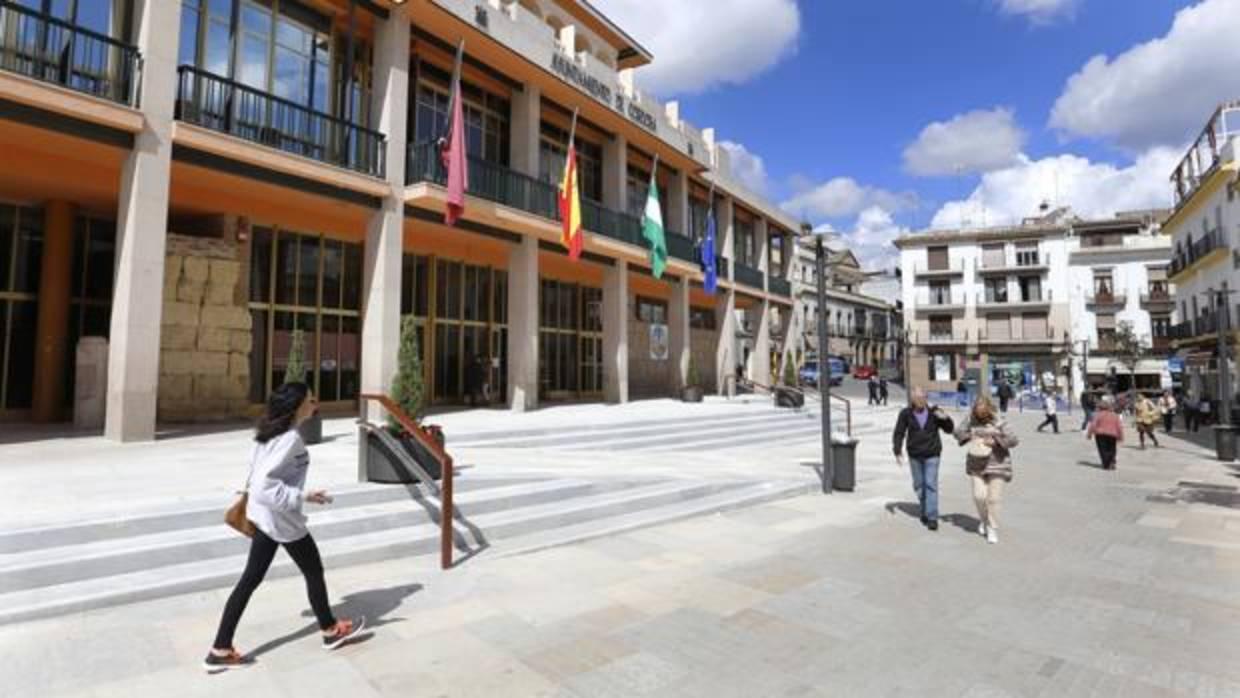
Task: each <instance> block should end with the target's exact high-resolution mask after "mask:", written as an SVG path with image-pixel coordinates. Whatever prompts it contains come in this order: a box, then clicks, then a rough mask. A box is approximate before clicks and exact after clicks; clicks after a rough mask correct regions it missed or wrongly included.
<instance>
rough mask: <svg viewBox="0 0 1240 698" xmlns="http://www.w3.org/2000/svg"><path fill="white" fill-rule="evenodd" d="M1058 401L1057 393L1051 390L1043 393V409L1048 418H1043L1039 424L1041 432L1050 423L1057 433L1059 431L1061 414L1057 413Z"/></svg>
mask: <svg viewBox="0 0 1240 698" xmlns="http://www.w3.org/2000/svg"><path fill="white" fill-rule="evenodd" d="M1057 402H1058V401H1057V400H1056V399H1055V394H1054V393H1052V392H1050V391H1049V390H1048V391H1047V392H1045V393H1043V394H1042V411H1043V413H1044V414H1045V415H1046V419H1044V420H1042V423H1041V424H1039V425H1038V431H1039V432H1040V431H1042V430H1043V429H1045V428H1046V427H1047V425H1050V426H1051V427H1052V428H1053V429H1054V430H1055V433H1056V434H1058V433H1059V415H1058V414H1056V409H1057V408H1058V405H1057Z"/></svg>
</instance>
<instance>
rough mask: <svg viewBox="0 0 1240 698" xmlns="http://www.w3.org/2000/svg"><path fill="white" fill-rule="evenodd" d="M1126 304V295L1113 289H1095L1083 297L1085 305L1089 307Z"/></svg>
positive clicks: (1118, 306)
mask: <svg viewBox="0 0 1240 698" xmlns="http://www.w3.org/2000/svg"><path fill="white" fill-rule="evenodd" d="M1127 304H1128V296H1127V295H1126V294H1123V293H1115V292H1113V291H1095V292H1094V293H1091V294H1089V295H1088V296H1086V297H1085V307H1087V308H1091V309H1107V308H1123V307H1124V306H1125V305H1127Z"/></svg>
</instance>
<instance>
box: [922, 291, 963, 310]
mask: <svg viewBox="0 0 1240 698" xmlns="http://www.w3.org/2000/svg"><path fill="white" fill-rule="evenodd" d="M964 310H965V303H964V296H962V295H956V296H953V295H951V294H950V293H933V292H932V293H930V294H929V295H927V296H923V297H922V298H919V299H918V300H917V302H916V303H915V304H914V312H915V313H916V314H917V315H930V314H936V313H937V314H944V313H952V314H960V313H964Z"/></svg>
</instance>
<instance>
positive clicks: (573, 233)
mask: <svg viewBox="0 0 1240 698" xmlns="http://www.w3.org/2000/svg"><path fill="white" fill-rule="evenodd" d="M572 130H573V131H576V130H577V116H576V114H575V113H574V115H573V129H572ZM573 140H574V138H573V135H571V134H570V135H569V139H568V159H566V160H565V161H564V179H563V180H561V181H560V220H561V221H563V222H564V230H563V231H561V233H560V241H561V242H563V243H564V246H565V247H567V248H568V258H569V259H571V260H573V261H577V258H579V257H580V256H581V246H582V242H583V238H584V235H583V234H582V232H581V187H580V185H579V184H578V181H579V180H578V174H577V146H576V144H575V143H574V142H573Z"/></svg>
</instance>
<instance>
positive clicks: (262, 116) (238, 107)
mask: <svg viewBox="0 0 1240 698" xmlns="http://www.w3.org/2000/svg"><path fill="white" fill-rule="evenodd" d="M177 76H178V78H179V79H178V85H177V103H176V118H177V119H179V120H180V121H184V122H186V123H189V124H194V125H196V126H201V127H203V128H208V129H211V130H213V131H219V132H220V133H226V134H228V135H230V136H235V137H237V138H242V139H245V140H247V141H251V142H253V143H258V144H260V145H265V146H268V147H270V148H275V149H276V150H282V151H284V152H286V153H292V154H293V155H300V156H302V157H306V158H310V159H311V160H317V161H319V162H322V163H326V164H328V165H334V166H336V167H343V168H345V169H349V170H353V171H355V172H360V173H362V174H364V175H370V176H371V177H382V176H383V174H384V172H385V169H386V168H385V166H384V154H385V152H386V148H385V147H384V146H385V142H386V140H387V139H386V138H384V136H383V134H382V133H379V132H378V131H372V130H370V129H368V128H363V127H361V126H358V125H356V124H352V123H349V122H348V121H345V120H343V119H338V118H336V117H334V116H331V115H330V114H324V113H323V112H319V111H315V110H313V109H310V108H309V107H304V106H302V105H300V104H297V103H295V102H290V101H289V100H286V99H283V98H280V97H277V96H275V95H273V94H269V93H267V92H262V91H260V90H256V89H254V88H252V87H249V86H247V85H242V84H241V83H239V82H235V81H233V80H229V79H228V78H223V77H220V76H218V75H213V74H211V73H208V72H206V71H204V70H199V69H197V68H195V67H193V66H189V65H183V66H181V67H180V68H177Z"/></svg>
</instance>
